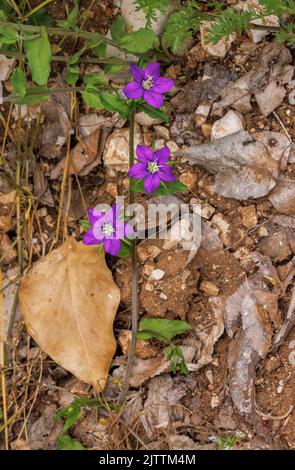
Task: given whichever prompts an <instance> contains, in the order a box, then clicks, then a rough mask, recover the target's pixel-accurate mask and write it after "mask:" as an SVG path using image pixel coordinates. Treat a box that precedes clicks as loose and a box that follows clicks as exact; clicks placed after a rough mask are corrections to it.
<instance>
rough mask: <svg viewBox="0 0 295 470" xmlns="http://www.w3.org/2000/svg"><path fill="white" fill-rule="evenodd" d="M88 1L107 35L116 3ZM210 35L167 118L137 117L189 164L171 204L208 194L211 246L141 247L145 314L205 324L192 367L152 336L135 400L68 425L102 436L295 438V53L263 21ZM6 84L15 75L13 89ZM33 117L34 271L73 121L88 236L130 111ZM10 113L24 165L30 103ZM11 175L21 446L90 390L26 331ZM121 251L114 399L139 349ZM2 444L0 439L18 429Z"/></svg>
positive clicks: (192, 336) (52, 428)
mask: <svg viewBox="0 0 295 470" xmlns="http://www.w3.org/2000/svg"><path fill="white" fill-rule="evenodd" d="M32 3H33V2H32ZM82 3H83V2H82ZM84 3H85V5H86V4H87V5H88V2H86V1H85V2H84ZM59 7H60V5H59V2H54V3H53V4H52V6H51V9H52V13H53V15H56V18H57V17H58V18H60V17H62V15H63V13H62V11H63V10H62V9H61V8H59ZM92 12H93V16H92V20H91V17H90V19H88V20H87V21H88V22H87V23H86V24H85V26H84V28H87V29H88V30H90V31H92V30H93V31H99V32H106V31H107V28H108V24H109V22H110V21H111V20H112V18H114V17H115V15H116V14H117V12H118V9H117V8H115V7H112V6H111V2H102V3H99V2H98V6H97V5H96V6H94V7H93V8H92ZM96 18H101V22H99V24H98V23H97V21H96ZM201 39H202V38H200V37H199V36H198V35H196V36H195V37H194V41H193V42H192V44H191V45H190V47H189V49H188V50H187V51H186V52H185V53H184V54H183V55H181V56H179V57H177V58H174V59H173V60H172V62H171V63H170V64H168V66H167V67H166V68H165V69H164V70H165V75H166V76H167V77H170V78H173V79H174V80H175V88H174V89H173V91H172V92H171V94H170V98H169V101H168V105H167V110H168V112H169V115H170V122H169V124H164V123H163V122H161V121H159V120H158V121H157V120H154V119H152V118H149V117H148V116H146V115H143V114H142V113H138V114H137V116H136V123H137V127H136V142H137V143H144V144H145V145H150V144H151V143H152V142H155V146H156V148H160V147H162V146H163V145H168V146H169V148H170V150H171V153H172V156H173V159H174V160H175V162H176V165H175V169H176V174H177V176H178V178H179V180H180V181H181V182H183V183H184V184H186V185H187V187H188V190H187V192H185V193H181V194H178V195H177V196H173V198H172V199H171V197H168V199H166V200H165V202H166V203H169V202H171V200H173V201H172V202H176V203H177V204H181V203H182V202H185V203H189V204H191V205H192V206H191V207H193V205H194V204H200V207H201V223H202V244H201V247H200V249H199V250H198V251H197V252H196V253H193V254H192V255H189V251H187V250H183V247H182V245H181V243H178V242H169V241H167V240H164V241H163V240H153V239H152V240H145V241H140V242H139V244H138V248H137V252H138V260H139V263H138V274H139V286H140V292H139V299H140V316H141V317H142V316H149V317H156V318H168V319H182V320H186V321H188V322H189V323H191V325H192V326H193V329H192V330H191V331H190V332H189V333H188V334H186V335H184V336H183V337H180V339H178V340H177V341H176V342H177V344H179V345H180V346H181V348H182V351H183V354H184V356H185V359H186V363H187V365H188V368H189V371H190V372H189V375H187V376H181V375H178V374H177V375H173V374H171V373H170V366H169V363H167V361H166V357H165V354H164V353H163V348H162V346H161V344H160V342H158V341H156V340H150V341H145V342H142V341H139V342H138V346H137V350H136V358H135V365H134V370H133V374H132V378H131V394H130V396H129V399H128V401H127V403H126V405H125V406H124V408H123V409H122V410H121V411H120V412H119V413H115V412H110V413H108V412H106V411H105V410H103V411H101V410H97V409H91V408H87V407H86V408H84V409H83V412H82V417H81V418H80V420H79V421H78V422H77V423H76V424H75V426H73V427H72V428H71V430H70V434H71V435H72V437H74V438H75V439H78V440H79V441H80V442H81V443H82V444H83V445H84V446H85V447H87V448H89V449H139V448H140V449H146V448H149V449H196V450H197V449H217V448H220V446H221V444H220V442H221V441H222V442H226V441H227V439H228V438H229V437H233V436H234V437H235V439H234V444H233V446H234V448H237V449H239V448H241V449H294V448H295V431H294V429H295V410H294V398H295V397H294V394H295V385H294V383H295V381H294V374H295V366H294V364H295V358H294V348H295V328H294V327H293V323H294V313H293V310H294V309H293V304H294V297H293V296H292V292H293V285H294V276H295V262H294V260H295V258H294V255H295V232H294V228H295V178H294V175H295V152H294V144H293V139H294V138H295V126H294V105H293V103H294V97H293V94H294V82H293V81H292V80H293V75H294V59H293V50H292V49H288V48H287V47H285V46H283V45H278V44H277V43H275V42H274V41H273V40H272V38H271V37H270V36H269V35H266V36H264V37H262V38H260V37H259V38H256V37H253V35H251V33H249V35H244V36H243V37H241V38H238V39H236V40H234V41H233V42H226V41H222V42H221V43H219V44H217V45H215V46H212V45H210V46H208V45H206V44H204V43H203V42H202V41H201ZM258 39H259V40H258ZM68 47H69V48H70V47H72V44H71V43H70V42H69V45H68ZM90 70H94V68H93V66H85V70H84V72H85V73H87V71H88V72H89V71H90ZM4 78H5V77H4ZM62 81H63V69H62V67H61V65H60V64H55V71H54V74H53V78H52V84H53V83H62ZM9 85H10V84H9V76H8V78H7V79H6V78H5V80H4V87H5V88H6V89H9ZM21 113H22V116H21V119H22V130H21V135H22V141H23V151H24V153H25V155H26V158H27V160H28V161H30V165H29V166H28V169H27V173H26V174H25V175H24V180H26V182H27V186H28V188H29V189H30V191H31V193H32V194H33V196H34V198H35V201H36V204H35V205H34V207H33V209H32V210H30V211H29V212H27V215H26V214H25V213H23V214H22V215H21V217H23V219H22V220H23V250H24V263H25V265H26V266H30V265H32V263H34V262H36V261H37V260H38V259H39V258H40V257H42V256H44V255H45V254H46V253H48V251H49V250H50V249H51V247H52V244H53V243H54V242H55V243H57V242H56V240H55V238H56V224H57V218H58V207H59V204H60V191H61V184H62V173H63V168H64V165H65V154H66V149H65V146H66V136H67V134H68V131H69V129H70V130H71V133H72V139H71V164H70V167H69V173H68V174H69V179H68V182H69V183H70V184H69V185H68V186H67V190H66V193H65V198H64V201H63V211H64V213H65V214H66V216H65V217H64V219H66V226H67V229H68V233H69V234H72V235H73V236H74V237H75V238H77V239H81V238H82V230H81V228H80V224H79V220H80V219H81V218H83V217H85V207H93V206H94V205H95V204H97V203H99V202H107V203H112V202H113V201H114V198H115V197H116V196H117V195H118V194H120V195H121V194H124V195H127V193H128V178H127V169H128V132H129V129H128V122H124V120H122V119H121V118H119V117H118V116H117V115H111V114H110V113H107V112H95V111H94V110H93V109H91V108H87V107H85V106H84V105H83V104H82V103H80V102H79V101H78V100H77V99H76V100H74V110H73V101H72V102H71V98H70V95H68V94H66V93H59V94H56V95H53V96H52V97H51V98H50V100H47V101H45V102H43V103H42V104H41V105H38V106H31V107H28V108H26V107H22V109H21ZM0 119H1V123H2V130H1V134H2V135H1V140H2V151H1V155H2V159H3V160H5V162H7V164H8V166H9V168H10V170H11V172H12V174H13V173H14V172H15V160H16V146H15V145H16V142H17V139H18V137H19V134H18V125H17V124H18V123H17V120H18V111H17V109H16V107H14V106H11V107H10V105H8V104H5V105H2V106H1V114H0ZM1 175H2V172H1ZM0 184H1V194H0V229H1V235H0V252H1V253H0V258H1V267H2V271H3V276H4V281H3V282H4V284H3V286H6V287H5V290H4V297H5V325H6V333H7V348H8V351H9V360H8V361H7V367H6V370H5V373H6V382H7V401H8V404H9V405H8V415H9V416H10V417H11V422H10V425H9V442H10V446H11V448H12V449H55V448H56V437H57V436H58V434H59V433H60V432H61V430H62V422H61V421H57V422H56V421H54V420H53V417H54V416H55V414H56V412H57V411H58V409H60V407H64V406H66V405H69V404H70V403H71V402H72V400H73V399H74V398H75V397H87V396H88V397H89V396H93V392H92V389H91V388H90V387H89V386H86V385H85V384H83V383H82V382H79V381H78V380H77V379H75V378H74V377H73V376H71V374H70V373H68V372H67V371H65V370H64V369H62V368H61V367H60V366H58V365H57V364H55V363H54V361H52V360H51V359H50V358H49V357H48V356H47V355H46V354H45V353H43V352H42V351H40V349H39V348H38V347H37V345H36V344H35V343H34V341H33V340H32V338H30V336H28V334H27V333H26V330H25V327H24V325H23V321H22V318H21V316H20V314H19V311H18V307H17V305H16V303H15V299H16V293H17V281H18V280H19V264H18V261H19V260H18V259H17V246H16V242H15V240H16V217H17V216H18V217H20V215H19V214H17V213H16V202H15V201H16V194H17V192H16V189H15V188H14V187H12V186H11V184H10V183H9V181H8V180H7V179H5V178H2V177H1V179H0ZM81 196H82V197H81ZM137 200H138V202H142V201H143V198H142V197H141V196H137ZM153 201H155V198H150V199H149V200H148V201H147V202H146V203H145V205H146V207H147V205H148V203H149V202H153ZM23 207H25V204H23ZM26 207H27V206H26ZM107 263H108V266H109V267H110V269H111V270H112V273H113V277H114V279H115V282H116V283H117V285H118V286H119V288H120V290H121V303H120V308H119V311H118V313H117V316H116V319H115V323H114V331H115V336H116V339H117V350H116V354H115V357H114V359H113V362H112V366H111V369H110V371H109V381H108V384H107V387H106V389H105V391H104V398H105V400H106V401H107V402H110V403H111V402H112V401H113V400H115V399H116V398H117V396H118V393H119V391H120V387H121V384H122V380H123V377H124V371H125V367H126V357H127V355H128V351H129V344H130V332H129V329H130V307H131V268H130V261H129V260H128V259H113V258H107ZM156 270H157V271H156ZM155 271H156V272H155ZM9 324H10V328H8V325H9ZM287 333H288V335H287ZM0 430H1V417H0ZM216 439H217V442H216ZM1 442H2V444H1V445H2V446H3V447H4V436H3V440H2V441H1ZM218 443H219V444H218Z"/></svg>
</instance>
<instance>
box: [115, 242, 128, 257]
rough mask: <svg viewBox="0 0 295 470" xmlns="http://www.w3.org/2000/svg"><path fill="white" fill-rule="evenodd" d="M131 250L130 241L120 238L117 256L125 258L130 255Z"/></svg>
mask: <svg viewBox="0 0 295 470" xmlns="http://www.w3.org/2000/svg"><path fill="white" fill-rule="evenodd" d="M130 252H131V245H130V243H128V242H126V241H125V240H121V248H120V251H119V253H118V254H117V256H118V257H119V258H127V257H128V256H130Z"/></svg>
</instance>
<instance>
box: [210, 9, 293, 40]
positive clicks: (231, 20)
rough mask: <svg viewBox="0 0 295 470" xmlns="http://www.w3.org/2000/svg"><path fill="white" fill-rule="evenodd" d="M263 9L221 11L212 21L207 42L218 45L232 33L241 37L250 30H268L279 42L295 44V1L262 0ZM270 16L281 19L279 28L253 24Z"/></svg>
mask: <svg viewBox="0 0 295 470" xmlns="http://www.w3.org/2000/svg"><path fill="white" fill-rule="evenodd" d="M259 3H260V6H261V8H255V9H252V10H239V9H237V8H235V7H234V6H233V7H229V8H227V9H224V10H220V11H219V12H218V14H217V15H216V16H215V17H214V16H213V19H212V24H211V26H210V28H209V31H208V37H207V41H208V42H212V43H216V42H218V41H219V40H220V39H222V37H224V36H226V37H229V36H230V35H231V34H232V33H236V34H237V35H241V34H242V33H243V32H244V31H246V30H249V29H266V30H269V32H270V33H272V34H274V36H275V38H276V40H277V41H278V42H282V43H283V42H286V43H287V44H289V45H292V44H294V42H295V26H294V15H295V1H294V0H260V2H259ZM269 15H276V16H277V17H278V18H279V26H265V25H263V24H262V25H257V24H253V23H251V22H252V21H253V20H256V19H261V20H263V19H264V18H265V17H267V16H269Z"/></svg>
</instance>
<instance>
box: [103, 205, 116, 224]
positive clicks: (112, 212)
mask: <svg viewBox="0 0 295 470" xmlns="http://www.w3.org/2000/svg"><path fill="white" fill-rule="evenodd" d="M116 206H117V204H114V205H113V206H112V207H111V208H110V209H109V210H108V212H107V213H106V215H105V217H104V223H105V224H112V226H113V227H114V226H115V223H116V219H117V218H118V219H119V213H117V209H118V208H117V207H116ZM119 211H120V206H119Z"/></svg>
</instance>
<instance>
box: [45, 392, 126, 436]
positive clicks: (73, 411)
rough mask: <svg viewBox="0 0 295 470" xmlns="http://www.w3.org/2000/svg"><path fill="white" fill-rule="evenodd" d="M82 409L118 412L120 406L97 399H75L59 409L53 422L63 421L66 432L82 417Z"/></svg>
mask: <svg viewBox="0 0 295 470" xmlns="http://www.w3.org/2000/svg"><path fill="white" fill-rule="evenodd" d="M82 408H98V409H99V408H103V409H105V410H107V411H119V410H120V408H121V407H120V405H117V404H113V403H106V402H104V401H102V400H101V399H100V398H99V397H98V398H76V399H75V400H73V401H72V403H71V404H70V405H68V406H66V407H64V408H61V409H60V410H59V411H58V412H57V413H56V415H55V417H54V419H55V421H58V420H60V419H63V420H64V426H63V430H64V431H68V430H69V429H70V428H71V427H72V426H73V425H74V424H76V422H77V421H78V420H79V419H80V418H81V416H82Z"/></svg>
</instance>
